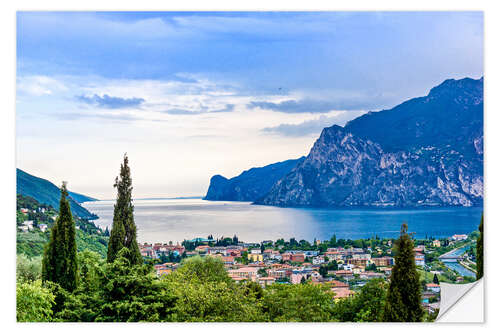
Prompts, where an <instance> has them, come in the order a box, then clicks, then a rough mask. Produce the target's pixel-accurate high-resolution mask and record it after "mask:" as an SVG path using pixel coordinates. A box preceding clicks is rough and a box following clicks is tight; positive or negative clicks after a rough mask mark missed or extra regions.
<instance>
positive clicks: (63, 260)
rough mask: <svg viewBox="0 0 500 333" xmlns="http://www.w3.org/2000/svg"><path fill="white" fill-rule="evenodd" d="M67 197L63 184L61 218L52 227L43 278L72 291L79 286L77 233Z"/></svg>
mask: <svg viewBox="0 0 500 333" xmlns="http://www.w3.org/2000/svg"><path fill="white" fill-rule="evenodd" d="M67 196H68V192H67V190H66V184H65V183H63V185H62V187H61V200H60V203H59V216H58V218H57V220H56V222H55V223H54V226H53V227H52V230H51V234H50V241H49V243H48V244H47V246H46V248H45V252H44V256H43V261H42V278H43V280H44V281H52V282H55V283H58V284H59V285H60V286H61V287H63V288H64V289H66V290H68V291H72V290H74V289H75V288H76V285H77V261H76V239H75V238H76V237H75V235H76V233H75V222H74V220H73V217H72V214H71V209H70V206H69V202H68V200H67Z"/></svg>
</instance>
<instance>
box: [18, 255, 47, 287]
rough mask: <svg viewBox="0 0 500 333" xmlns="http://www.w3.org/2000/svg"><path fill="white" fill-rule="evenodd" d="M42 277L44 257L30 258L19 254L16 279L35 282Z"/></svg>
mask: <svg viewBox="0 0 500 333" xmlns="http://www.w3.org/2000/svg"><path fill="white" fill-rule="evenodd" d="M41 278H42V257H34V258H28V257H27V256H26V255H24V254H21V255H17V261H16V280H17V281H18V282H30V281H31V282H33V281H35V280H39V279H41Z"/></svg>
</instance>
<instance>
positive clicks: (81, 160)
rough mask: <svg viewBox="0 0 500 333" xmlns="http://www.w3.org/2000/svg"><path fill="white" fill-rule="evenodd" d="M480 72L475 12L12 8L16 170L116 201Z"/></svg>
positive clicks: (229, 165)
mask: <svg viewBox="0 0 500 333" xmlns="http://www.w3.org/2000/svg"><path fill="white" fill-rule="evenodd" d="M481 76H483V14H482V13H481V12H306V13H302V12H286V13H285V12H243V13H241V12H154V13H142V12H97V13H95V12H18V14H17V84H16V86H17V88H16V166H17V167H18V168H20V169H22V170H24V171H26V172H28V173H30V174H32V175H34V176H37V177H41V178H44V179H47V180H49V181H51V182H53V183H54V184H56V185H59V184H60V183H61V181H63V180H66V181H68V183H69V184H68V188H69V189H70V190H71V191H74V192H78V193H81V194H85V195H88V196H91V197H96V198H98V199H111V200H112V199H113V198H114V197H115V189H114V188H113V183H114V179H115V177H116V176H117V175H118V173H119V167H120V163H121V162H122V159H123V154H124V153H127V154H128V156H129V161H130V166H131V172H132V180H133V186H134V190H133V195H134V197H135V198H159V197H168V198H172V197H180V196H182V197H185V196H204V195H205V193H206V190H207V189H208V186H209V181H210V177H211V176H213V175H215V174H221V175H223V176H225V177H227V178H230V177H234V176H237V175H238V174H240V173H241V172H242V171H244V170H247V169H249V168H251V167H258V166H264V165H267V164H270V163H275V162H279V161H283V160H287V159H292V158H298V157H300V156H303V155H307V153H308V152H309V149H310V148H311V147H312V145H313V143H314V141H315V139H316V138H317V137H318V135H319V133H320V132H321V129H322V128H324V127H327V126H331V125H333V124H338V125H344V124H345V123H346V122H347V121H349V120H351V119H354V118H356V117H358V116H359V115H361V114H363V113H365V112H367V111H378V110H382V109H387V108H392V107H394V106H396V105H397V104H399V103H401V102H404V101H405V100H408V99H410V98H413V97H419V96H424V95H426V94H427V93H428V91H429V90H430V89H431V88H432V87H434V86H436V85H438V84H440V83H441V82H443V81H444V80H446V79H450V78H454V79H461V78H463V77H471V78H475V79H477V78H479V77H481Z"/></svg>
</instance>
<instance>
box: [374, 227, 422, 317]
mask: <svg viewBox="0 0 500 333" xmlns="http://www.w3.org/2000/svg"><path fill="white" fill-rule="evenodd" d="M407 231H408V226H407V225H406V223H403V225H402V226H401V233H400V236H399V239H398V240H396V242H395V248H394V252H395V253H396V255H395V257H394V259H395V262H396V263H395V265H394V267H393V268H392V273H391V282H390V284H389V290H388V293H387V300H386V303H385V308H384V315H383V319H384V321H388V322H417V321H422V319H423V315H424V311H423V309H422V307H421V305H420V297H421V293H420V279H419V274H418V272H417V268H416V265H415V254H414V252H413V240H412V239H411V237H410V235H409V234H408V233H407Z"/></svg>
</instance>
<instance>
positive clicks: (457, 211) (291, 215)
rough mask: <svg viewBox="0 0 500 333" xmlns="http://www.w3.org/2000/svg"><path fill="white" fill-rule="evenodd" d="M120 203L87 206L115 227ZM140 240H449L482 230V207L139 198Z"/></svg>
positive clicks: (104, 223)
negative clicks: (406, 235)
mask: <svg viewBox="0 0 500 333" xmlns="http://www.w3.org/2000/svg"><path fill="white" fill-rule="evenodd" d="M113 205H114V201H93V202H85V203H83V206H84V207H85V208H87V209H88V210H89V211H90V212H92V213H95V214H97V215H98V216H99V219H98V220H96V221H94V222H95V223H96V224H97V225H98V226H100V227H102V228H103V229H104V228H105V227H106V226H109V227H110V228H111V224H112V222H113ZM134 206H135V211H134V216H135V223H136V225H137V238H138V241H139V242H168V241H173V242H177V241H182V240H184V239H192V238H195V237H207V236H208V235H210V234H212V235H213V236H214V237H221V236H230V237H232V236H233V235H235V234H236V235H237V236H238V238H239V239H240V240H242V241H246V242H260V241H262V240H276V239H278V238H285V239H289V238H291V237H295V238H296V239H297V240H300V239H305V240H308V241H312V240H313V239H314V238H316V239H321V240H325V239H330V238H331V237H332V235H333V234H336V236H337V238H338V239H339V238H350V239H358V238H370V237H374V236H376V235H378V236H379V237H397V236H398V235H399V230H400V226H401V223H402V222H403V221H406V222H407V223H408V226H409V231H410V232H414V233H415V236H416V237H417V238H425V237H426V236H429V237H430V236H433V237H436V238H437V237H439V238H440V237H448V236H451V235H453V234H467V233H470V232H472V231H474V230H477V227H478V225H479V222H480V219H481V213H482V208H480V207H474V208H463V207H461V208H428V209H313V208H279V207H271V206H260V205H252V204H250V203H249V202H225V201H205V200H202V199H138V200H134Z"/></svg>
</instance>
